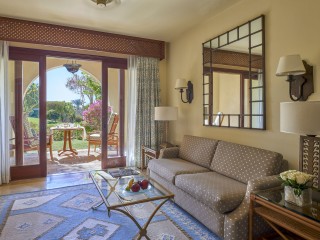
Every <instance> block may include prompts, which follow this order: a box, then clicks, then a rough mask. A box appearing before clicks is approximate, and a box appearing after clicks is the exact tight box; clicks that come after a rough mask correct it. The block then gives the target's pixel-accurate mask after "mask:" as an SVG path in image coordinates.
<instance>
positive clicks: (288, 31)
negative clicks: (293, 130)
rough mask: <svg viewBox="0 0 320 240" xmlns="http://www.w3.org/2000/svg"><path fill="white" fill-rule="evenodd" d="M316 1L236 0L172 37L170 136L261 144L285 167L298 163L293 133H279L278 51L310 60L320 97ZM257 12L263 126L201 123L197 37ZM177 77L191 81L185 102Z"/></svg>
mask: <svg viewBox="0 0 320 240" xmlns="http://www.w3.org/2000/svg"><path fill="white" fill-rule="evenodd" d="M319 9H320V1H318V0H308V1H301V0H280V1H279V0H242V1H240V2H239V3H237V4H235V5H233V6H232V7H230V8H228V9H226V10H225V11H223V12H221V13H220V14H218V15H214V16H213V17H211V18H210V19H207V20H206V21H205V22H203V23H202V24H200V25H198V26H196V27H194V28H192V29H190V30H189V31H187V32H185V33H184V34H183V35H181V36H180V37H179V38H177V39H175V40H174V41H172V42H171V43H170V45H169V47H168V55H167V86H166V87H167V88H166V89H167V91H166V92H167V102H168V104H169V105H175V106H179V119H178V121H175V122H172V124H171V125H170V141H171V142H173V143H176V144H179V143H181V140H182V137H183V135H185V134H191V135H196V136H203V137H209V138H217V139H221V140H226V141H230V142H235V143H240V144H245V145H250V146H254V147H261V148H265V149H269V150H272V151H277V152H280V153H282V154H283V156H284V158H285V159H287V160H288V161H289V165H290V168H296V169H297V168H298V158H299V136H298V135H294V134H286V133H280V130H279V108H280V102H285V101H290V99H289V96H288V83H287V82H286V81H285V78H284V77H276V76H275V72H276V67H277V63H278V60H279V57H280V56H282V55H287V54H294V53H298V54H300V55H301V56H302V58H303V59H305V60H307V62H308V63H309V64H312V65H313V66H314V73H315V76H314V84H315V93H314V94H313V95H312V97H311V98H310V100H319V99H320V83H319V81H320V75H319V74H318V73H317V72H318V69H319V67H320V47H319V42H320V32H319V31H317V29H318V28H319V22H320V14H319ZM261 14H264V15H265V20H266V24H265V27H266V99H267V130H266V131H257V130H244V129H228V128H214V127H204V126H202V121H203V120H202V43H203V42H205V41H207V40H209V39H210V38H213V37H215V36H217V35H219V34H221V33H224V32H225V31H228V30H230V29H231V28H234V27H236V26H238V25H240V24H242V23H245V22H247V21H248V20H250V19H252V18H254V17H257V16H259V15H261ZM177 78H186V79H188V80H191V81H192V82H193V84H194V100H193V102H192V103H191V104H184V103H182V102H181V101H180V95H179V92H178V91H176V90H174V82H175V79H177Z"/></svg>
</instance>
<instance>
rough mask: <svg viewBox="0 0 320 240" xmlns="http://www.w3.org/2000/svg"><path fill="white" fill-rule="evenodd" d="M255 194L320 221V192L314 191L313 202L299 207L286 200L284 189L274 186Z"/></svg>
mask: <svg viewBox="0 0 320 240" xmlns="http://www.w3.org/2000/svg"><path fill="white" fill-rule="evenodd" d="M254 194H255V195H257V196H259V197H261V198H263V199H265V200H267V201H269V202H272V203H274V204H277V205H278V206H280V207H283V208H287V209H289V210H291V211H293V212H295V213H297V214H300V215H303V216H305V217H308V218H310V219H312V220H315V221H317V222H320V192H319V191H315V190H314V191H312V204H311V205H307V206H303V207H299V206H296V205H294V204H291V203H289V202H286V201H285V200H284V189H283V188H282V187H281V188H273V189H268V190H264V191H258V192H254Z"/></svg>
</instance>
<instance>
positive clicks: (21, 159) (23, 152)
mask: <svg viewBox="0 0 320 240" xmlns="http://www.w3.org/2000/svg"><path fill="white" fill-rule="evenodd" d="M38 77H39V63H38V62H32V61H10V63H9V81H10V90H11V92H12V95H11V96H12V97H11V104H10V123H11V130H12V131H11V134H12V140H11V144H10V149H11V154H10V156H11V166H26V165H39V164H40V160H39V150H40V149H39V129H40V127H39V78H38ZM36 79H38V80H36Z"/></svg>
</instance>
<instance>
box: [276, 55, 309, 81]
mask: <svg viewBox="0 0 320 240" xmlns="http://www.w3.org/2000/svg"><path fill="white" fill-rule="evenodd" d="M305 72H306V69H305V67H304V65H303V62H302V60H301V57H300V55H298V54H296V55H287V56H283V57H281V58H280V60H279V64H278V68H277V72H276V75H277V76H288V75H302V74H304V73H305Z"/></svg>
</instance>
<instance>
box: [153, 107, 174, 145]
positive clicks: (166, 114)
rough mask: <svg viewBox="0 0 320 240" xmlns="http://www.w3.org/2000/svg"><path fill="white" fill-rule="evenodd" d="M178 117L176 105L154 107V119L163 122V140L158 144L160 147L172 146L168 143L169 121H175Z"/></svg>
mask: <svg viewBox="0 0 320 240" xmlns="http://www.w3.org/2000/svg"><path fill="white" fill-rule="evenodd" d="M177 119H178V108H177V107H155V110H154V120H156V121H164V122H165V133H164V135H165V142H164V143H161V144H160V147H162V148H167V147H171V146H173V145H172V144H171V143H168V128H169V121H175V120H177Z"/></svg>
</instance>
